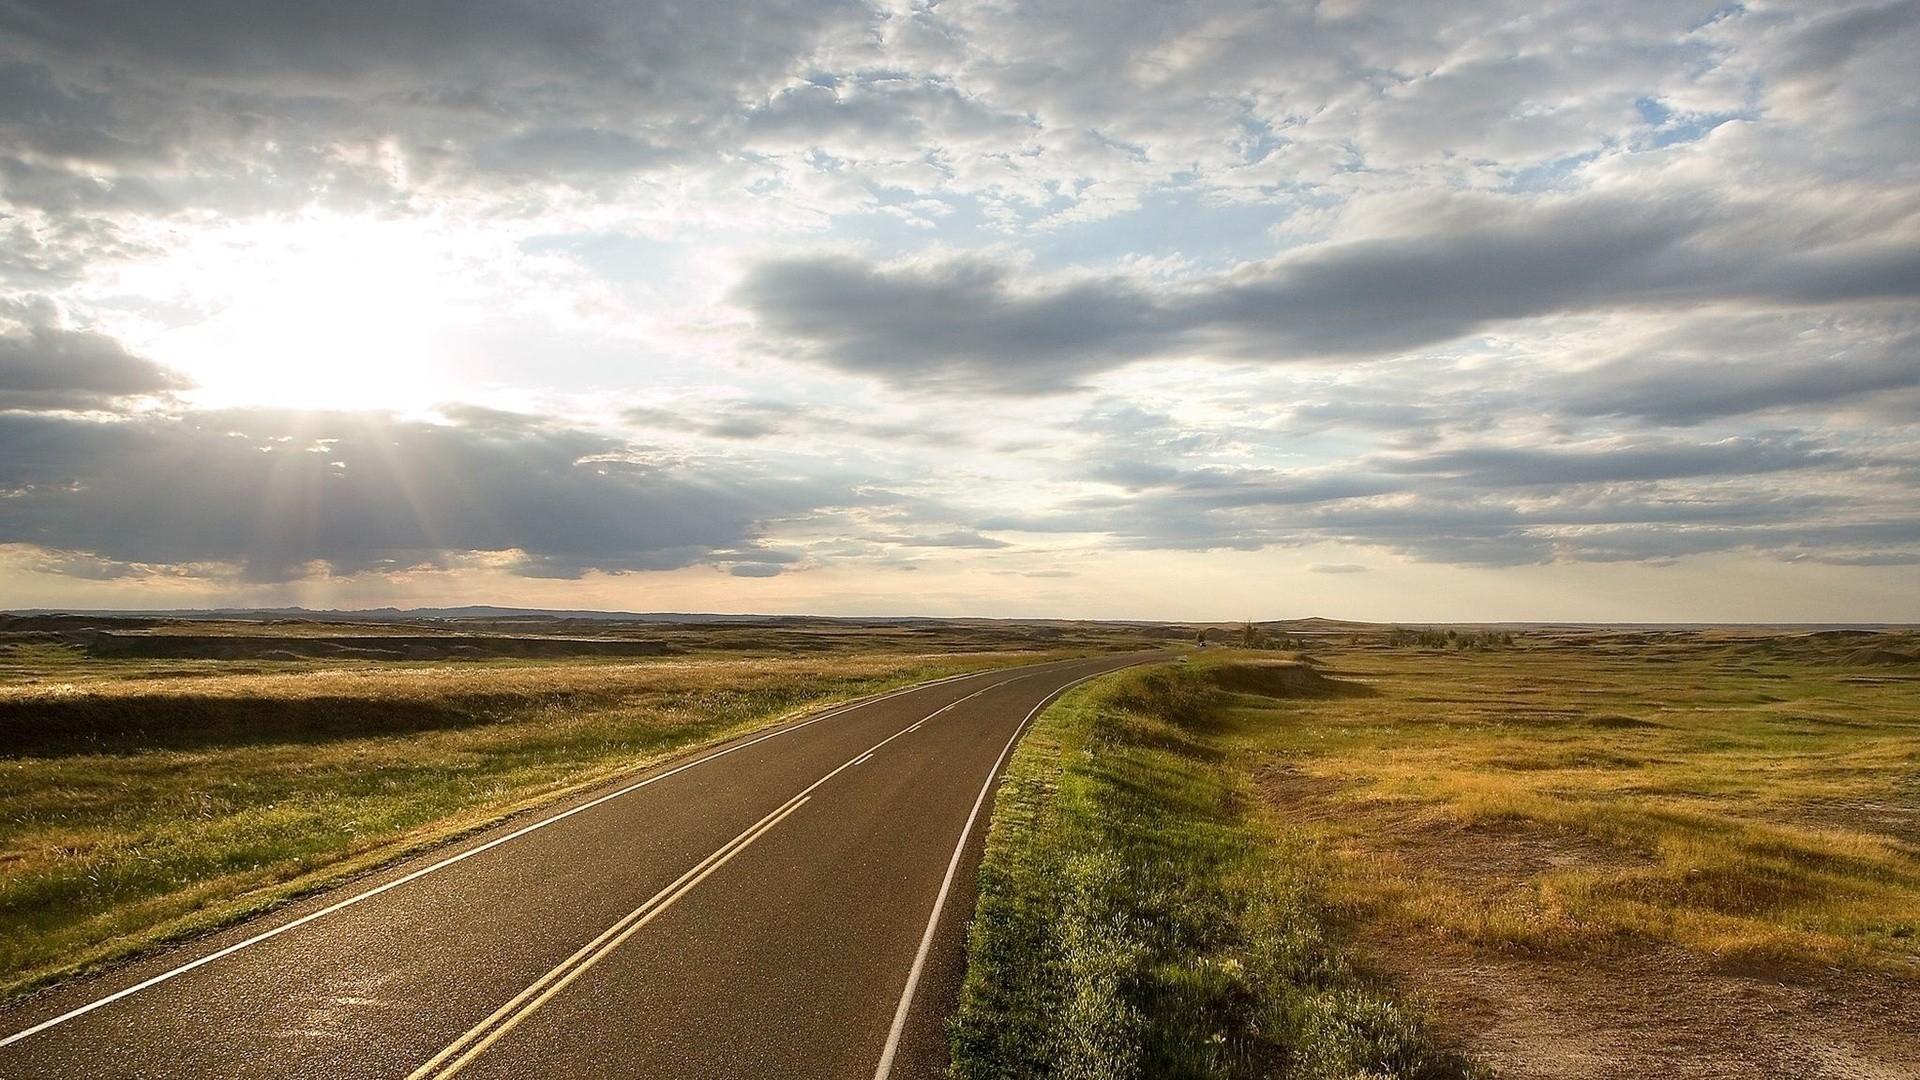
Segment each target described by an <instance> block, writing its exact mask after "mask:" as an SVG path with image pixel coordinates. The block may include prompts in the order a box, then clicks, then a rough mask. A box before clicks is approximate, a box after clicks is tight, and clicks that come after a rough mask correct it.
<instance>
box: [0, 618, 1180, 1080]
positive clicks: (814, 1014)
mask: <svg viewBox="0 0 1920 1080" xmlns="http://www.w3.org/2000/svg"><path fill="white" fill-rule="evenodd" d="M1148 655H1151V654H1130V655H1125V656H1109V657H1101V658H1096V659H1090V660H1075V661H1065V662H1059V663H1051V664H1044V665H1037V666H1032V667H1023V668H1003V669H998V670H995V671H990V672H981V673H976V674H974V675H969V676H963V677H959V678H955V679H949V680H942V681H940V682H937V683H931V684H925V685H922V686H919V687H915V688H911V689H908V690H905V691H901V692H896V693H894V694H891V695H887V696H884V697H880V698H876V699H873V700H870V701H866V702H863V703H857V704H854V705H851V706H849V707H845V708H842V709H838V710H832V711H829V712H826V713H823V714H821V715H819V716H817V717H812V718H803V719H801V720H798V721H795V722H793V723H790V724H786V725H783V726H781V727H778V728H775V729H772V730H769V731H764V732H760V733H757V734H755V735H752V736H749V737H745V738H742V739H740V740H737V741H735V742H733V743H729V744H724V745H722V746H720V747H716V748H711V749H708V750H705V751H702V752H700V753H698V754H696V755H693V756H690V757H688V758H686V759H683V760H681V761H679V762H676V763H671V764H668V765H664V766H661V767H659V768H657V769H654V770H652V771H650V772H646V773H638V774H634V775H632V776H628V777H625V778H622V779H621V780H619V781H616V782H614V783H612V784H609V785H607V786H606V787H604V788H602V789H599V790H596V791H593V792H588V793H585V794H583V795H580V796H578V797H576V798H574V799H572V800H569V801H567V802H564V803H559V804H555V805H554V806H551V807H549V808H546V809H543V810H542V811H540V812H538V813H537V814H534V815H531V816H529V817H522V818H517V819H515V820H512V821H510V822H507V823H504V824H503V825H501V826H500V827H498V828H496V829H494V830H493V831H491V832H489V833H485V834H482V835H480V836H478V837H474V838H472V839H470V840H468V841H466V842H465V843H463V844H461V845H459V846H456V847H452V848H443V849H439V850H436V851H434V852H432V853H429V854H427V855H424V856H422V857H420V858H419V859H416V860H413V861H411V862H407V863H403V864H401V865H398V866H395V867H391V868H389V869H388V870H386V871H385V872H383V873H381V874H378V875H375V876H372V877H369V878H364V879H361V880H357V881H355V882H352V883H350V884H348V885H346V886H343V887H341V888H340V889H336V890H333V891H331V892H328V893H324V894H321V895H319V896H316V897H311V898H308V899H307V900H305V901H303V902H301V903H298V904H295V905H290V906H288V907H286V908H283V909H281V910H278V911H275V912H273V913H271V914H269V915H266V916H263V917H261V918H259V919H255V920H252V921H250V922H248V923H246V924H244V925H241V926H237V927H234V928H232V929H229V930H227V931H223V932H221V933H219V934H215V935H212V936H209V937H207V938H204V939H202V940H199V941H196V942H194V943H192V944H190V945H186V946H183V947H181V948H178V949H173V950H168V951H166V952H165V953H162V954H160V955H158V956H155V957H153V958H151V959H149V960H145V961H142V962H139V963H135V964H131V965H128V966H126V967H123V968H121V969H118V970H115V971H113V972H110V973H108V974H106V975H103V976H101V977H98V978H93V979H84V980H79V981H77V982H74V983H70V984H67V985H65V986H61V987H59V988H56V989H55V990H53V991H50V992H47V993H43V994H40V995H37V996H35V997H33V998H30V999H28V1000H27V1001H25V1002H23V1003H21V1004H19V1005H16V1006H14V1007H13V1008H12V1009H10V1010H9V1011H7V1012H6V1013H5V1014H3V1015H0V1033H4V1034H3V1035H0V1077H9V1078H13V1077H18V1078H27V1077H32V1078H36V1080H38V1078H45V1080H57V1078H63V1077H86V1078H89V1080H99V1078H103V1077H143V1078H159V1077H196V1078H200V1077H315V1078H320V1077H325V1078H336V1077H411V1078H419V1080H425V1078H427V1077H447V1076H453V1075H459V1076H462V1077H469V1078H472V1080H483V1078H493V1077H521V1078H524V1077H545V1076H553V1077H582V1076H592V1077H624V1076H633V1077H687V1078H696V1077H697V1078H701V1080H711V1078H715V1077H755V1078H762V1077H781V1078H787V1077H796V1078H797V1077H857V1078H861V1080H866V1078H869V1077H876V1078H903V1080H904V1078H908V1077H930V1076H936V1075H939V1074H940V1073H941V1071H942V1070H943V1069H944V1068H945V1063H946V1053H947V1048H946V1040H945V1035H944V1021H945V1018H946V1016H948V1015H949V1014H950V1013H951V1012H952V1009H953V1005H954V1002H955V1000H956V997H957V994H958V990H959V984H960V978H961V975H962V973H963V970H964V964H965V956H964V936H965V924H966V921H967V919H968V918H969V916H970V915H971V912H972V910H973V900H974V871H975V868H976V866H977V864H978V859H979V852H980V845H981V841H982V838H983V836H984V833H985V831H986V826H987V818H988V815H989V814H990V812H991V798H992V796H991V791H992V786H993V782H994V780H995V779H996V778H997V776H998V773H999V771H1000V770H1001V768H1002V767H1003V766H1004V763H1005V759H1006V757H1007V755H1008V753H1009V751H1010V750H1011V748H1012V746H1013V744H1014V740H1015V739H1016V737H1017V734H1018V732H1019V730H1020V729H1021V727H1022V726H1023V724H1024V723H1025V722H1026V721H1027V719H1028V718H1029V717H1030V716H1031V715H1032V714H1033V713H1034V712H1036V711H1037V709H1038V708H1039V707H1040V706H1041V705H1042V704H1043V703H1045V702H1046V701H1048V700H1050V699H1051V698H1052V697H1053V696H1055V695H1056V694H1057V693H1059V692H1061V691H1063V690H1064V689H1065V688H1067V687H1069V686H1071V685H1073V684H1074V683H1076V682H1078V681H1081V680H1083V679H1086V678H1088V677H1090V676H1092V675H1095V674H1098V673H1101V672H1105V671H1112V670H1115V669H1117V668H1120V667H1123V666H1126V665H1127V664H1130V663H1137V662H1139V661H1140V660H1142V659H1144V658H1146V657H1147V656H1148Z"/></svg>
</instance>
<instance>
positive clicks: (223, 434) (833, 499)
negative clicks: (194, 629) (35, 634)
mask: <svg viewBox="0 0 1920 1080" xmlns="http://www.w3.org/2000/svg"><path fill="white" fill-rule="evenodd" d="M468 418H469V419H472V418H473V417H471V416H470V417H468ZM485 419H488V420H489V421H491V422H486V423H481V424H429V423H420V422H406V421H398V420H392V419H389V418H385V417H381V416H378V415H373V414H299V413H285V412H261V411H239V412H217V413H192V414H188V415H186V416H184V417H172V416H144V417H138V418H132V419H119V420H92V419H82V418H75V417H68V416H57V415H38V414H26V413H0V491H3V492H4V494H5V496H6V497H4V498H0V535H4V536H5V537H6V538H7V539H8V540H9V541H12V542H18V543H29V544H33V545H36V546H39V547H44V548H48V549H54V550H63V551H74V552H84V553H87V554H89V555H92V556H96V557H99V558H103V559H110V560H115V561H118V562H124V563H143V564H224V565H229V566H232V567H235V568H237V572H238V573H240V574H242V575H243V576H245V577H246V578H248V579H250V580H257V581H280V580H286V579H288V578H293V577H300V576H305V575H307V574H309V573H312V572H314V565H315V564H324V566H326V567H328V568H330V569H331V570H332V571H334V572H338V573H350V572H354V571H360V570H400V569H406V568H407V567H410V566H414V565H422V564H425V565H433V564H437V563H439V562H441V561H443V560H445V559H446V558H448V557H449V556H452V555H458V554H460V553H464V552H488V553H504V554H508V555H510V556H511V562H510V564H509V565H510V566H511V568H512V569H513V570H515V571H516V572H518V573H521V574H526V575H530V576H559V577H570V576H578V575H579V574H582V573H584V572H587V571H590V570H599V571H607V572H623V571H636V570H652V569H671V568H675V567H681V566H688V565H692V564H696V563H701V562H728V563H733V564H735V565H760V564H766V565H776V564H777V563H778V562H779V561H780V557H779V556H778V555H777V554H775V553H774V552H771V551H767V550H762V549H761V545H760V543H759V541H760V539H761V535H760V534H761V523H762V522H763V521H764V520H766V519H768V518H771V517H775V516H779V515H785V514H797V513H803V512H806V511H810V510H812V509H814V508H815V507H818V506H822V505H832V504H837V503H844V502H849V501H857V500H856V498H855V496H854V495H852V494H851V493H850V492H849V491H848V490H847V489H846V488H844V487H842V486H839V485H837V484H836V483H835V482H834V481H832V480H823V479H818V478H810V477H794V476H777V475H766V474H760V473H756V472H755V471H754V470H752V469H750V468H744V469H743V468H730V467H728V466H726V465H723V464H720V463H701V462H697V461H687V460H683V459H669V460H654V459H651V458H649V457H648V455H647V454H646V452H645V451H644V449H642V448H637V447H633V446H630V445H628V444H626V443H623V442H621V441H619V440H616V439H613V438H610V437H608V436H604V435H598V434H594V433H591V432H587V431H583V430H579V429H575V428H569V427H566V426H562V425H529V424H501V423H499V422H497V417H490V418H485ZM748 572H749V573H753V572H755V571H748Z"/></svg>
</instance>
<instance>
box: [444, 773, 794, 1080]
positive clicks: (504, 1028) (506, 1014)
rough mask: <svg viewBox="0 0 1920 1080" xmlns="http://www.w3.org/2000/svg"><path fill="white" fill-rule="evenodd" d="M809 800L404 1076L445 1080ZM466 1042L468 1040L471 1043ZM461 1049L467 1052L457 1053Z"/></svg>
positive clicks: (724, 848)
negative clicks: (454, 1056) (456, 1056)
mask: <svg viewBox="0 0 1920 1080" xmlns="http://www.w3.org/2000/svg"><path fill="white" fill-rule="evenodd" d="M807 800H808V796H805V795H800V796H797V797H795V798H793V799H789V800H788V801H787V802H786V803H784V804H782V805H781V806H780V808H779V809H777V810H775V811H774V812H773V813H771V814H768V815H767V816H766V817H763V818H761V819H760V820H759V821H756V822H754V823H753V825H751V826H749V827H748V828H747V830H746V831H745V832H743V833H741V834H740V835H738V836H736V837H734V838H733V839H731V840H729V841H727V842H726V843H725V844H722V845H721V846H720V847H719V849H717V850H716V851H714V853H713V854H711V855H708V856H707V857H706V858H704V859H702V860H700V862H698V863H697V864H695V865H694V867H693V868H692V869H691V870H688V871H687V872H686V873H684V874H681V875H680V876H679V877H678V878H676V879H674V882H673V884H671V885H668V886H667V887H666V888H664V889H661V890H660V891H659V892H657V893H655V894H653V896H651V897H649V898H648V899H647V902H646V903H644V904H641V905H640V906H639V907H637V908H634V909H633V910H632V911H631V912H629V913H628V914H627V915H626V917H625V918H622V919H621V920H620V921H619V922H616V923H614V924H613V925H612V926H609V927H608V928H607V929H606V930H605V931H604V932H602V933H601V934H600V936H599V937H596V938H594V939H593V940H592V941H589V942H587V943H586V944H585V945H583V946H581V947H580V949H579V951H577V952H575V953H574V954H573V955H572V956H569V957H567V958H566V959H565V960H563V961H561V962H560V963H559V964H558V965H556V966H555V967H554V968H553V970H551V971H549V972H547V973H546V974H545V975H542V976H541V977H540V978H539V979H537V980H535V981H534V983H533V985H531V986H529V987H527V988H526V989H525V990H522V991H520V992H519V993H518V994H515V995H514V996H513V999H512V1000H510V1001H508V1002H507V1003H506V1004H505V1005H502V1006H500V1007H499V1008H498V1009H496V1010H494V1012H493V1015H491V1016H489V1017H487V1018H486V1019H485V1020H482V1021H480V1022H479V1023H478V1024H475V1025H474V1026H473V1027H472V1028H470V1029H468V1031H467V1033H466V1034H464V1035H462V1036H460V1037H459V1038H458V1039H455V1040H454V1041H453V1043H452V1044H451V1045H449V1046H448V1047H447V1048H446V1049H445V1050H442V1051H440V1052H439V1053H438V1054H435V1055H434V1056H433V1057H432V1058H431V1059H429V1060H428V1061H427V1063H426V1064H424V1065H422V1066H420V1067H419V1068H418V1069H415V1070H414V1071H413V1072H412V1073H410V1074H408V1076H407V1080H425V1078H426V1077H428V1076H430V1075H431V1076H436V1077H438V1078H440V1080H445V1078H447V1077H451V1076H453V1075H454V1074H455V1073H458V1072H459V1071H460V1070H462V1069H464V1068H466V1067H467V1066H468V1065H470V1064H472V1063H473V1061H474V1059H475V1058H478V1057H479V1056H480V1055H481V1054H483V1053H485V1052H486V1051H487V1049H488V1048H489V1047H491V1046H492V1045H493V1044H494V1043H496V1042H498V1041H499V1040H500V1039H501V1038H502V1037H503V1036H505V1035H506V1034H507V1033H508V1032H509V1031H512V1030H513V1029H514V1028H517V1027H519V1026H520V1024H521V1022H522V1021H524V1020H526V1018H527V1017H529V1016H532V1015H533V1013H534V1012H535V1011H536V1010H538V1009H539V1008H540V1007H541V1006H542V1005H545V1004H546V1003H547V1002H548V1001H550V1000H552V999H553V996H554V995H555V994H558V993H559V992H560V991H562V990H565V989H566V988H567V986H568V985H569V984H571V983H572V982H573V981H574V980H575V979H577V978H579V977H580V976H582V975H584V974H586V972H587V971H588V969H590V968H592V967H593V966H594V965H595V964H598V963H599V962H600V961H602V960H604V959H606V958H607V957H608V956H610V955H612V954H613V952H614V950H615V949H618V948H619V947H620V946H621V945H623V944H625V943H626V940H627V939H628V938H630V937H632V936H633V935H635V934H637V933H639V932H640V930H641V928H642V927H645V926H646V925H647V924H648V923H650V922H652V921H653V920H654V918H655V917H657V916H658V915H659V914H660V913H661V912H663V911H665V910H667V909H668V908H669V907H672V906H673V903H674V901H676V900H679V899H680V898H681V897H683V896H685V895H687V894H688V893H690V892H692V891H693V888H694V886H696V885H698V884H700V883H701V882H702V881H704V880H706V878H707V876H708V875H710V874H712V873H713V872H715V871H716V870H719V869H720V868H721V867H722V866H725V865H726V864H727V863H728V861H729V860H731V859H732V858H733V857H734V856H735V855H738V854H740V853H741V852H742V851H745V850H746V849H747V845H749V844H751V843H753V842H754V841H755V840H758V839H760V838H761V837H762V836H765V835H766V834H767V833H768V832H769V831H770V830H772V829H773V827H774V826H775V825H778V824H780V822H781V821H783V820H785V819H786V817H787V816H788V815H789V814H792V813H793V812H794V811H796V810H798V809H800V807H802V806H804V805H806V803H807ZM536 995H537V996H536ZM482 1036H484V1038H483V1037H482ZM475 1040H478V1041H477V1042H476V1041H475ZM469 1044H471V1046H470V1047H469ZM463 1048H465V1052H464V1053H461V1051H462V1049H463ZM454 1054H460V1056H459V1057H458V1058H455V1059H454V1060H453V1061H452V1062H450V1063H448V1064H447V1067H446V1068H445V1069H442V1070H440V1071H439V1072H437V1073H436V1072H435V1071H434V1070H435V1069H439V1067H440V1065H441V1064H442V1063H443V1062H446V1061H447V1059H448V1058H450V1057H453V1055H454Z"/></svg>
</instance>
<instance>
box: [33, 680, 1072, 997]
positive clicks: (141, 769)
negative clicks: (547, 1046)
mask: <svg viewBox="0 0 1920 1080" xmlns="http://www.w3.org/2000/svg"><path fill="white" fill-rule="evenodd" d="M1042 658H1044V657H1043V656H1041V655H1038V654H1031V653H1029V654H1024V655H1015V654H1008V653H1000V654H991V653H976V654H968V655H928V654H912V653H905V652H895V653H882V654H878V655H875V654H846V653H841V654H837V655H835V654H829V655H823V656H818V657H809V658H805V659H773V658H754V659H747V660H743V659H713V658H701V659H676V660H648V661H641V662H603V661H571V662H564V661H563V662H533V663H527V662H473V663H451V664H445V663H443V664H388V663H354V664H317V663H255V664H251V665H246V666H245V673H237V672H236V669H235V667H236V666H235V665H223V664H222V663H219V662H186V661H169V662H165V663H153V662H141V663H122V662H110V661H99V660H94V659H90V658H87V657H85V656H83V655H81V654H78V653H76V652H73V651H71V650H67V649H62V648H43V647H35V646H27V647H21V648H16V649H14V650H11V651H10V652H9V653H8V654H7V656H6V657H5V658H4V663H0V988H3V989H4V990H19V989H22V988H24V987H26V986H29V985H33V984H35V983H37V982H42V981H45V980H46V979H48V978H51V977H54V976H57V975H59V974H62V973H66V972H71V971H73V970H76V969H79V968H81V967H84V966H87V965H91V964H96V963H98V962H101V961H103V960H107V959H111V958H114V957H116V956H122V955H126V954H128V953H130V952H133V951H135V950H138V949H139V948H142V947H144V946H147V945H150V944H152V943H154V942H156V941H159V940H163V939H167V938H173V937H178V936H181V935H184V934H187V933H190V932H193V931H196V930H200V929H204V928H206V927H209V926H213V925H217V924H220V923H222V922H226V921H231V920H232V919H234V918H237V917H239V916H242V915H244V914H247V913H249V912H253V911H258V910H260V909H262V908H265V907H267V906H269V905H271V904H273V903H275V902H277V901H280V900H282V899H284V898H286V897H288V896H291V895H295V894H297V893H300V892H303V891H310V890H312V889H314V888H316V887H319V886H321V885H324V884H326V883H328V882H331V881H336V880H339V879H340V878H342V877H344V876H346V875H348V874H351V873H354V872H357V871H360V870H363V869H366V868H368V867H370V866H374V865H377V864H379V863H382V862H385V861H388V860H390V859H392V858H394V857H395V856H396V855H399V854H401V853H403V852H406V851H410V850H416V849H419V848H421V847H423V846H426V845H428V844H431V843H433V842H435V841H438V840H441V839H444V838H446V837H448V836H451V835H455V834H457V833H459V832H462V831H464V830H469V829H472V828H475V827H477V826H480V825H482V824H485V823H486V822H489V821H492V820H495V819H497V818H499V817H501V816H502V815H504V814H507V813H509V812H512V811H514V810H516V809H519V808H522V807H525V806H528V805H530V804H532V803H536V802H538V801H540V800H542V799H546V798H550V797H552V796H554V795H555V794H557V793H560V792H563V791H566V790H569V789H571V788H574V787H577V786H580V785H582V784H583V783H587V782H591V781H592V780H594V779H596V778H599V777H604V776H606V775H609V774H611V773H614V772H618V771H620V770H623V769H629V768H632V767H634V766H636V765H640V764H645V763H647V762H651V761H655V760H659V759H661V758H663V757H666V756H669V755H671V754H673V753H676V752H679V751H683V750H685V749H687V748H689V747H691V746H695V745H698V744H701V743H705V742H711V741H715V740H719V739H724V738H727V737H730V736H733V735H736V734H739V733H741V732H744V731H747V730H750V729H752V728H754V727H756V726H760V725H764V724H767V723H771V722H773V721H775V720H777V719H779V718H781V717H782V716H785V715H789V714H792V713H794V712H796V711H800V710H805V709H808V708H811V707H815V706H818V705H820V704H823V703H826V702H830V701H834V700H839V699H844V698H848V697H854V696H858V695H862V694H867V693H871V692H875V691H880V690H885V689H888V688H891V687H896V686H900V685H904V684H907V683H911V682H916V681H920V680H923V679H928V678H934V677H938V676H942V675H947V674H952V673H955V672H960V671H966V670H974V669H978V668H982V667H988V666H995V665H1001V664H1007V663H1015V662H1026V661H1031V660H1036V659H1042ZM163 676H170V677H163Z"/></svg>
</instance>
